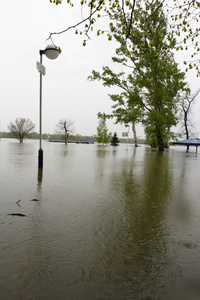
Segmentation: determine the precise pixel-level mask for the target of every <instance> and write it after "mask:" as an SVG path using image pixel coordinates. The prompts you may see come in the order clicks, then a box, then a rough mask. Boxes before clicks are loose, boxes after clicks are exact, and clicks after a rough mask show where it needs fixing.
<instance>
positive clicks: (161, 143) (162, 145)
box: [157, 132, 165, 152]
mask: <svg viewBox="0 0 200 300" xmlns="http://www.w3.org/2000/svg"><path fill="white" fill-rule="evenodd" d="M157 139H158V150H159V152H163V151H164V150H165V143H164V141H163V137H162V135H161V133H160V132H158V133H157Z"/></svg>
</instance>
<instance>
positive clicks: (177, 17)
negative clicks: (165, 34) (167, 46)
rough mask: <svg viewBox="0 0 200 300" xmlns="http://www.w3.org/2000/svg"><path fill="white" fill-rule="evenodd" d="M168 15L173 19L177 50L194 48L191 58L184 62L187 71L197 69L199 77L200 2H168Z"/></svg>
mask: <svg viewBox="0 0 200 300" xmlns="http://www.w3.org/2000/svg"><path fill="white" fill-rule="evenodd" d="M166 8H167V13H168V15H169V16H170V17H171V22H170V23H171V24H170V27H171V29H172V31H173V32H174V33H175V34H176V35H177V37H178V44H177V45H176V50H177V51H179V50H188V49H189V48H192V49H193V51H192V54H191V57H190V58H188V60H185V61H184V64H185V65H186V71H188V70H189V69H192V68H195V69H196V71H197V76H199V75H200V69H199V62H200V59H199V53H200V44H199V33H200V26H199V20H200V2H199V1H197V0H185V1H183V2H180V1H178V0H176V1H173V2H172V3H171V2H170V1H167V4H166Z"/></svg>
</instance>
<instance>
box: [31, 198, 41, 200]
mask: <svg viewBox="0 0 200 300" xmlns="http://www.w3.org/2000/svg"><path fill="white" fill-rule="evenodd" d="M30 201H40V200H38V199H35V198H33V199H31V200H30Z"/></svg>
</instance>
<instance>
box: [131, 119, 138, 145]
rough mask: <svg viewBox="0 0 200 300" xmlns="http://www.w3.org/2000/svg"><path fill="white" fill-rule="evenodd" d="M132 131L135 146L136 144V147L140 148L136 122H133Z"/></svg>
mask: <svg viewBox="0 0 200 300" xmlns="http://www.w3.org/2000/svg"><path fill="white" fill-rule="evenodd" d="M132 130H133V137H134V144H135V147H138V140H137V134H136V128H135V122H132Z"/></svg>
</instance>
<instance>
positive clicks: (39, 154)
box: [38, 50, 43, 168]
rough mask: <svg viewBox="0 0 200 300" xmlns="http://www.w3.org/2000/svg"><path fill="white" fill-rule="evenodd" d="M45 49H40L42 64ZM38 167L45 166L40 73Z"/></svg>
mask: <svg viewBox="0 0 200 300" xmlns="http://www.w3.org/2000/svg"><path fill="white" fill-rule="evenodd" d="M42 54H43V51H42V50H40V63H41V64H42ZM38 167H39V168H43V150H42V74H41V73H40V149H39V151H38Z"/></svg>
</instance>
